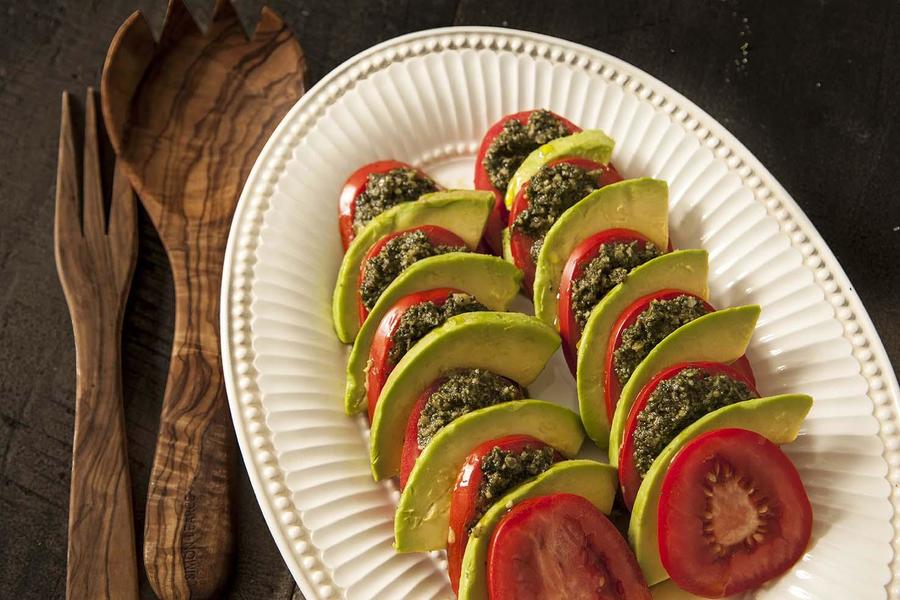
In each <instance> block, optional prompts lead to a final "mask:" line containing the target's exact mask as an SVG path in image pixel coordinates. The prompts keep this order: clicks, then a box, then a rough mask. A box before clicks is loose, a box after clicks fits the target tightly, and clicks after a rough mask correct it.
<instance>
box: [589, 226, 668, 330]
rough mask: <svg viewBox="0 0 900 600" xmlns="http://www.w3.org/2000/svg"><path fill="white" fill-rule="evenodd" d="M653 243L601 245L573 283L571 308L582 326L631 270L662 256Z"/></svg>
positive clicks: (634, 242) (633, 242) (632, 242)
mask: <svg viewBox="0 0 900 600" xmlns="http://www.w3.org/2000/svg"><path fill="white" fill-rule="evenodd" d="M660 254H661V252H660V251H659V249H658V248H657V247H656V246H655V245H654V244H653V243H651V242H647V243H646V244H643V245H642V244H638V242H636V241H631V242H616V243H613V244H601V245H600V250H599V251H598V253H597V256H596V257H594V258H593V259H591V261H590V262H589V263H588V264H587V266H586V267H585V269H584V272H583V273H582V274H581V276H580V277H578V278H577V279H576V280H575V281H573V282H572V310H573V311H574V313H575V321H576V322H577V323H578V326H579V328H581V329H584V325H585V324H586V323H587V320H588V317H590V316H591V311H592V310H594V307H595V306H596V305H597V303H598V302H600V300H602V299H603V296H605V295H606V294H607V292H609V290H611V289H613V288H614V287H616V286H617V285H618V284H620V283H622V282H623V281H624V280H625V278H626V277H627V276H628V273H630V272H631V270H632V269H634V268H635V267H638V266H640V265H642V264H644V263H645V262H647V261H648V260H651V259H654V258H656V257H657V256H659V255H660Z"/></svg>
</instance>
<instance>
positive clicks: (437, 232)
mask: <svg viewBox="0 0 900 600" xmlns="http://www.w3.org/2000/svg"><path fill="white" fill-rule="evenodd" d="M413 231H421V232H422V233H424V234H425V236H426V237H427V238H428V240H429V241H430V242H431V243H432V244H433V245H435V246H460V247H464V248H468V246H466V243H465V242H464V241H463V239H462V238H461V237H459V236H458V235H456V234H455V233H453V232H452V231H450V230H449V229H444V228H443V227H438V226H437V225H420V226H419V227H412V228H410V229H404V230H403V231H395V232H394V233H391V234H388V235H386V236H384V237H383V238H381V239H380V240H378V241H377V242H375V244H373V245H372V247H371V248H369V251H368V252H366V255H365V256H364V257H363V260H362V263H361V264H360V266H359V281H360V282H361V281H362V280H363V278H364V277H365V276H366V264H368V262H369V259H371V258H372V257H373V256H376V255H377V254H378V253H379V252H381V250H382V248H384V247H385V245H386V244H387V243H388V242H389V241H391V240H392V239H394V238H396V237H399V236H401V235H404V234H406V233H410V232H413ZM356 296H357V302H356V305H357V308H358V309H359V324H360V325H362V324H363V323H364V322H365V320H366V317H368V316H369V309H367V308H366V306H365V304H363V302H362V298H361V297H360V296H359V293H358V292H357V295H356Z"/></svg>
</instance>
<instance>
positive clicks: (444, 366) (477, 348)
mask: <svg viewBox="0 0 900 600" xmlns="http://www.w3.org/2000/svg"><path fill="white" fill-rule="evenodd" d="M557 348H559V336H558V335H556V332H555V331H553V330H552V329H551V328H549V327H547V326H546V325H544V324H543V323H541V322H540V321H538V320H537V319H535V318H534V317H530V316H528V315H523V314H521V313H498V312H475V313H465V314H461V315H457V316H455V317H451V318H449V319H447V321H446V322H445V323H444V324H443V325H441V326H440V327H438V328H436V329H433V330H432V331H430V332H428V334H427V335H425V337H423V338H422V339H421V340H419V341H418V342H416V344H415V345H414V346H413V347H412V349H410V351H409V352H407V353H406V354H405V355H404V356H403V358H401V359H400V362H398V363H397V366H396V367H394V370H393V371H391V374H390V375H389V376H388V378H387V381H386V382H385V384H384V389H382V390H381V396H380V397H379V399H378V404H377V405H376V407H375V416H374V417H373V419H372V438H371V459H372V474H373V476H374V477H375V480H376V481H378V480H381V479H387V478H388V477H392V476H394V475H396V474H397V472H398V471H399V470H400V454H401V451H402V450H403V448H402V444H403V437H404V433H405V431H406V424H407V421H408V420H409V413H410V412H412V409H413V406H414V405H415V403H416V400H417V399H418V397H419V394H421V393H422V391H423V390H424V389H425V388H426V387H428V386H429V385H430V384H432V383H434V381H436V380H437V379H438V378H440V377H441V376H442V375H444V374H446V373H447V372H449V371H453V370H455V369H475V368H481V369H487V370H488V371H492V372H494V373H496V374H497V375H502V376H503V377H506V378H507V379H512V380H513V381H515V382H517V383H519V384H520V385H522V386H527V385H528V384H529V383H531V382H532V381H534V380H535V378H536V377H537V376H538V375H539V374H540V372H541V371H542V370H543V369H544V365H545V364H546V363H547V361H548V360H550V357H551V356H553V353H554V352H556V349H557ZM433 443H434V442H432V444H433ZM430 446H431V444H429V447H430Z"/></svg>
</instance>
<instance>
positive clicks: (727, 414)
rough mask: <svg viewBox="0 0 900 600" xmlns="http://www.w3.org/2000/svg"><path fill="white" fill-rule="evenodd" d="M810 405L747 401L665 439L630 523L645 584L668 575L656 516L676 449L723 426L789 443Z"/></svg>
mask: <svg viewBox="0 0 900 600" xmlns="http://www.w3.org/2000/svg"><path fill="white" fill-rule="evenodd" d="M713 314H715V313H713ZM812 403H813V399H812V398H811V397H809V396H807V395H805V394H783V395H780V396H770V397H768V398H759V399H756V400H745V401H743V402H738V403H737V404H732V405H730V406H726V407H724V408H720V409H719V410H716V411H713V412H711V413H709V414H708V415H704V416H703V417H701V418H700V419H698V420H697V421H696V422H694V423H693V424H691V425H690V426H689V427H687V428H685V430H684V431H682V432H681V433H679V434H678V435H677V436H676V437H675V439H673V440H672V441H671V442H669V445H668V446H666V447H665V448H664V449H663V451H662V452H661V453H660V455H659V456H658V457H656V460H655V461H653V465H652V466H651V467H650V470H649V471H647V475H646V476H645V477H644V482H643V483H642V484H641V487H640V489H639V490H638V494H637V498H636V499H635V502H634V509H633V510H632V512H631V522H630V523H629V526H628V541H629V543H630V544H631V547H632V549H633V550H634V555H635V556H636V557H637V561H638V564H639V565H640V566H641V570H642V571H643V572H644V577H645V578H646V579H647V585H653V584H656V583H659V582H660V581H663V580H665V579H668V577H669V575H668V573H666V570H665V569H664V568H663V566H662V563H661V562H660V558H659V532H658V531H657V520H656V519H657V511H658V508H659V492H660V489H661V488H662V483H663V479H664V478H665V474H666V470H667V469H668V468H669V464H670V463H671V462H672V459H673V458H674V457H675V455H676V454H677V453H678V451H679V450H681V448H682V447H684V445H685V444H687V443H688V442H689V441H690V440H692V439H694V438H695V437H697V436H698V435H700V434H701V433H704V432H706V431H711V430H713V429H724V428H727V427H739V428H741V429H749V430H751V431H755V432H757V433H759V434H760V435H764V436H766V437H767V438H768V439H769V440H771V441H772V442H774V443H776V444H787V443H789V442H792V441H794V438H796V437H797V434H798V432H799V431H800V426H801V425H802V424H803V419H804V418H806V414H807V413H808V412H809V409H810V408H811V407H812Z"/></svg>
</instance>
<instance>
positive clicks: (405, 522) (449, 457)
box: [394, 313, 584, 552]
mask: <svg viewBox="0 0 900 600" xmlns="http://www.w3.org/2000/svg"><path fill="white" fill-rule="evenodd" d="M474 314H477V313H474ZM461 316H465V315H461ZM514 434H522V435H530V436H533V437H535V438H537V439H539V440H541V441H543V442H545V443H547V444H549V445H550V446H553V447H554V448H556V449H557V450H559V451H560V453H561V454H562V455H563V456H565V457H566V458H572V457H573V456H575V454H577V453H578V450H579V448H581V442H582V441H583V440H584V430H583V429H582V428H581V420H580V419H579V418H578V415H576V414H575V413H574V412H572V411H571V410H569V409H567V408H565V407H562V406H560V405H558V404H553V403H552V402H546V401H544V400H513V401H512V402H504V403H503V404H495V405H494V406H489V407H487V408H482V409H479V410H476V411H473V412H470V413H469V414H467V415H463V416H461V417H460V418H458V419H456V420H455V421H453V422H452V423H450V424H449V425H447V426H446V427H444V428H443V429H441V430H440V431H439V432H438V433H437V435H435V436H434V437H433V438H432V440H431V443H429V444H428V445H427V446H426V447H425V450H424V451H423V452H422V454H421V455H420V456H419V459H418V460H417V461H416V464H415V466H413V469H412V472H411V473H410V475H409V480H408V481H407V482H406V487H405V488H404V489H403V493H402V494H400V503H399V505H398V506H397V514H396V515H395V517H394V545H395V546H396V548H397V550H398V551H399V552H427V551H430V550H440V549H442V548H444V547H446V545H447V533H448V531H449V530H450V522H449V517H450V493H451V492H452V491H453V486H454V484H455V483H456V477H457V476H458V475H459V469H460V467H461V466H462V464H463V462H465V460H466V456H468V455H469V453H470V452H471V451H472V449H474V448H475V447H476V446H478V445H480V444H483V443H485V442H489V441H490V440H494V439H497V438H501V437H505V436H508V435H514Z"/></svg>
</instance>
